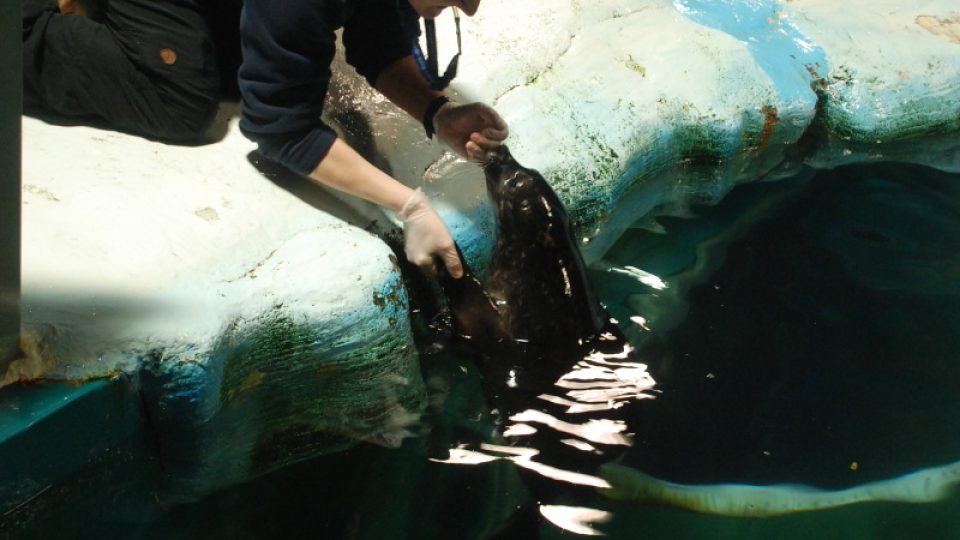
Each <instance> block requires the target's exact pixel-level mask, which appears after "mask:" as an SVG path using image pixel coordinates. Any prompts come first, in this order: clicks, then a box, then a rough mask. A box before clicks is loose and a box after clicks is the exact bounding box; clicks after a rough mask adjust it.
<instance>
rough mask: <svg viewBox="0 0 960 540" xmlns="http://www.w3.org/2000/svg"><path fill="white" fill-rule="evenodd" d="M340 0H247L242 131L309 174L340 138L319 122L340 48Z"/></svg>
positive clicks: (261, 147) (242, 22)
mask: <svg viewBox="0 0 960 540" xmlns="http://www.w3.org/2000/svg"><path fill="white" fill-rule="evenodd" d="M337 4H338V2H332V1H320V0H312V1H309V2H289V1H286V0H245V1H244V7H243V13H242V14H241V17H240V36H241V45H242V49H243V64H242V65H241V66H240V71H239V87H240V95H241V100H242V103H241V107H242V117H241V119H240V130H241V131H242V132H243V134H244V135H246V136H247V137H248V138H250V139H251V140H253V141H254V142H256V143H257V146H258V148H259V150H260V152H261V153H262V154H263V155H265V156H266V157H268V158H270V159H272V160H274V161H277V162H279V163H281V164H283V165H285V166H287V167H289V168H290V169H292V170H294V171H296V172H298V173H300V174H309V173H310V172H311V171H313V169H315V168H316V166H317V165H318V164H319V163H320V161H322V160H323V158H324V157H325V156H326V155H327V152H329V150H330V147H331V146H332V145H333V142H334V140H335V139H336V134H335V133H334V131H333V130H332V129H330V128H329V127H328V126H326V125H325V124H323V122H322V121H321V120H320V113H321V112H322V111H323V100H324V96H325V95H326V92H327V86H328V84H329V82H330V63H331V61H332V60H333V56H334V54H335V52H336V44H335V43H336V35H335V34H334V30H335V29H336V28H337V27H338V24H337V22H338V20H339V17H340V14H339V13H336V12H331V10H335V9H336V6H337Z"/></svg>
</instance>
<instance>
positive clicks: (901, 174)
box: [0, 164, 960, 540]
mask: <svg viewBox="0 0 960 540" xmlns="http://www.w3.org/2000/svg"><path fill="white" fill-rule="evenodd" d="M790 182H796V186H795V187H796V189H793V188H791V187H790V185H789V183H790ZM784 193H788V194H789V196H783V194H784ZM771 201H776V204H772V203H771ZM761 207H762V208H765V210H764V211H763V212H759V211H756V210H755V209H756V208H761ZM750 212H755V216H754V219H752V220H751V221H750V223H749V226H744V227H743V231H742V232H741V233H739V234H738V235H737V237H736V238H731V239H728V241H727V242H726V244H725V246H724V249H723V250H722V257H721V258H720V260H719V261H714V264H706V263H705V262H704V261H703V260H702V259H700V260H698V257H701V258H702V257H704V256H705V255H704V254H705V253H712V252H710V251H709V250H705V249H703V246H704V245H707V244H710V242H711V241H712V240H713V239H714V237H715V236H717V235H720V231H721V230H723V229H725V228H729V227H730V224H731V223H733V222H737V223H740V224H741V225H742V219H743V216H744V215H746V214H749V213H750ZM701 214H702V215H701V217H700V218H698V219H694V220H679V219H675V220H670V219H667V220H663V225H664V228H665V230H666V234H665V235H655V234H653V233H647V232H644V231H631V232H629V233H628V234H627V235H626V236H625V237H624V238H623V239H621V241H620V243H619V244H618V245H617V246H615V247H614V249H613V250H612V252H611V253H609V254H608V255H607V257H606V259H605V261H606V263H607V264H608V265H609V266H611V267H617V268H623V269H628V268H631V267H633V268H636V269H638V270H639V269H643V270H642V272H643V274H636V273H635V274H636V275H627V274H625V273H623V272H619V273H618V272H611V271H609V267H607V268H597V269H596V272H594V273H593V279H594V283H595V285H596V286H597V289H598V291H599V293H600V296H601V297H602V299H603V301H604V303H605V305H606V307H607V308H608V309H609V310H610V311H611V312H612V313H613V315H614V316H615V317H616V318H618V319H620V320H621V321H622V324H621V326H622V327H628V326H629V327H631V328H634V330H635V332H634V333H632V334H630V335H631V336H632V337H633V338H634V342H635V343H634V345H635V346H636V348H637V350H636V351H635V353H636V354H635V356H636V357H637V358H642V359H643V361H644V362H646V363H647V364H648V365H649V369H650V371H651V372H652V375H653V378H654V379H656V381H657V383H658V386H657V388H658V389H659V390H660V391H661V393H658V394H657V396H656V399H653V400H644V401H643V402H641V403H640V404H639V407H640V409H641V413H640V419H641V422H640V423H639V424H638V429H637V431H636V432H635V433H632V434H631V435H632V438H633V440H634V443H635V444H634V446H633V447H632V448H631V449H630V450H629V452H628V454H627V455H626V457H625V458H624V459H623V460H622V464H624V465H628V466H632V467H634V468H636V469H638V470H641V471H644V472H646V473H649V474H652V475H655V476H658V477H661V478H664V479H667V480H671V481H673V482H677V483H684V484H704V483H723V482H734V483H747V484H756V485H767V484H783V483H800V484H806V485H810V486H817V487H819V488H821V489H825V490H839V489H844V488H850V487H856V486H859V485H862V484H864V483H867V482H871V481H882V480H884V479H888V478H892V477H897V476H900V475H905V474H908V473H910V472H911V471H914V470H916V469H919V468H923V467H934V466H938V465H943V464H946V463H950V462H954V461H956V460H958V459H960V431H958V430H957V428H956V418H957V417H958V413H960V363H958V362H956V359H957V358H958V356H960V355H958V353H960V302H958V301H957V296H958V295H960V175H947V174H942V173H936V172H933V171H930V170H927V169H923V168H919V167H912V166H901V165H895V164H889V165H881V166H871V167H849V168H842V169H838V170H837V171H834V172H832V173H823V174H820V175H818V176H817V177H816V178H814V179H812V180H805V179H797V180H795V181H791V180H785V181H783V182H781V183H776V184H769V185H761V184H755V185H749V186H743V187H741V188H738V189H737V190H735V191H734V192H733V193H731V194H730V195H729V196H728V197H727V199H725V200H724V201H723V202H721V204H720V205H718V206H717V207H714V208H707V209H702V210H701ZM738 219H740V220H741V221H739V222H738V221H737V220H738ZM710 229H713V230H710ZM689 239H696V241H690V240H689ZM664 246H668V247H669V249H668V248H667V247H664ZM711 256H712V255H711ZM677 261H684V262H683V263H682V264H680V263H677ZM693 267H698V268H709V269H710V272H708V275H705V276H699V277H698V278H697V279H692V278H691V275H690V274H689V272H688V269H690V268H693ZM685 272H687V273H685ZM647 274H651V275H655V276H656V277H657V278H659V280H661V281H659V282H658V281H655V280H650V279H648V280H647V282H643V281H641V280H640V279H639V278H638V276H644V277H645V276H646V275H647ZM656 283H664V284H665V285H666V286H667V288H665V289H664V288H662V287H661V288H657V287H654V286H652V285H653V284H656ZM677 290H681V291H683V293H682V298H681V300H682V302H683V306H684V307H683V309H682V311H683V312H684V317H682V318H679V319H671V318H670V317H669V316H667V315H664V314H662V313H657V312H656V311H655V310H648V309H646V308H647V307H649V306H656V303H657V301H658V300H662V301H667V299H668V298H667V296H658V295H666V294H668V293H670V292H673V291H677ZM638 306H639V307H643V308H644V309H642V310H638ZM631 319H633V320H635V321H636V320H639V321H642V322H643V327H641V326H640V323H634V322H629V321H631ZM668 323H669V324H668ZM644 328H646V329H644ZM427 341H429V339H428V340H427ZM435 345H436V344H435ZM426 348H427V349H428V350H429V351H430V352H428V353H427V354H425V355H424V363H423V365H424V375H425V378H426V380H427V382H428V386H429V387H430V388H431V392H432V394H433V397H434V400H433V404H434V407H433V408H432V410H431V411H430V413H429V416H428V417H427V418H426V419H425V421H426V422H428V423H429V425H430V427H431V430H430V432H429V434H427V435H425V436H423V437H420V438H414V439H408V440H406V441H404V444H403V446H402V447H401V448H400V449H395V450H390V449H384V448H379V447H374V446H370V445H361V446H359V447H357V448H356V449H354V450H351V451H348V452H344V453H342V454H338V455H333V456H327V457H323V458H319V459H316V460H313V461H310V462H305V463H300V464H296V465H293V466H290V467H287V468H285V469H283V470H281V471H277V472H275V473H272V474H270V475H268V476H266V477H263V478H260V479H257V480H254V481H252V482H250V483H248V484H245V485H242V486H237V487H235V488H231V489H228V490H225V491H223V492H220V493H217V494H214V495H212V496H210V497H208V498H206V499H204V500H203V501H200V502H198V503H196V504H190V505H182V506H178V507H172V508H166V507H162V506H159V507H157V506H150V504H149V502H150V501H152V500H155V496H156V497H162V492H160V491H158V490H157V488H156V486H154V485H152V484H150V482H148V481H145V480H144V478H145V477H146V475H147V472H146V470H147V469H149V470H154V469H156V468H157V467H158V464H157V463H155V462H152V461H148V462H146V463H145V462H144V461H143V460H141V459H139V458H135V457H134V456H139V455H141V454H142V453H143V452H142V449H140V448H139V445H140V444H143V443H142V442H140V441H132V442H131V443H130V448H127V449H121V450H118V452H117V454H116V455H113V456H111V457H110V458H109V459H105V460H102V461H101V462H100V463H98V464H95V465H93V466H91V468H90V469H88V470H86V471H84V472H82V473H80V474H79V475H78V476H77V477H76V478H74V480H73V482H72V483H71V484H70V485H68V486H58V487H55V488H53V489H51V490H50V493H48V494H45V497H44V499H45V500H46V501H47V502H42V501H41V503H39V504H35V505H33V506H31V507H30V508H25V509H24V510H23V512H22V513H19V514H17V515H14V516H4V520H5V521H2V522H0V523H2V525H0V536H4V534H8V535H10V533H11V531H15V532H16V535H12V536H11V537H14V538H17V537H22V538H42V537H64V538H66V537H78V534H77V531H78V528H81V529H82V531H83V533H84V534H80V535H79V537H88V538H94V537H97V538H133V539H136V538H144V539H154V538H157V539H159V538H204V539H215V538H304V537H311V538H318V537H319V538H411V539H413V538H437V539H440V538H476V537H480V536H483V535H485V534H488V533H489V532H491V531H492V530H493V529H494V528H495V526H496V525H497V524H499V523H502V522H504V521H506V520H508V519H509V518H510V516H511V514H512V513H513V512H514V510H515V509H516V508H517V507H520V506H523V505H524V504H526V503H528V502H529V498H530V493H529V490H528V488H527V487H525V485H524V482H523V481H521V480H520V478H519V477H518V473H517V471H516V467H515V465H522V463H520V462H521V461H525V460H527V461H528V462H529V461H533V460H532V459H531V458H532V456H531V451H533V450H534V449H520V450H518V449H517V448H516V447H503V446H498V445H497V444H496V443H495V442H493V441H491V440H490V432H491V429H492V426H493V423H492V418H491V416H490V414H489V411H488V410H486V409H485V405H484V402H483V398H482V392H481V390H480V385H479V381H478V378H477V373H476V370H475V368H474V366H472V365H471V363H470V361H469V359H467V358H465V357H463V356H462V355H460V354H459V353H458V351H457V348H456V347H454V346H449V345H448V344H444V343H441V344H439V346H436V347H430V346H429V344H428V346H427V347H426ZM595 360H604V361H605V362H608V363H609V365H605V366H603V364H602V362H601V363H595V365H596V366H603V367H606V368H609V369H611V370H613V369H616V368H618V367H625V368H626V369H631V367H630V366H617V359H615V358H601V359H595ZM609 376H612V375H610V374H609V373H598V374H596V376H591V380H603V379H604V377H609ZM560 380H563V379H558V382H559V381H560ZM566 382H567V383H572V386H573V387H571V386H570V384H567V385H566V386H565V387H562V388H559V389H558V390H559V391H558V392H557V393H555V394H554V393H551V394H550V396H552V397H546V396H545V399H544V400H543V401H544V402H545V403H547V402H549V403H550V404H554V405H558V406H562V407H576V406H584V404H589V403H592V401H591V399H592V398H591V397H589V396H587V395H586V394H581V395H579V396H578V397H579V398H584V399H576V400H572V399H570V396H566V395H565V393H566V392H568V391H575V390H584V391H596V390H598V389H580V388H574V387H575V386H577V385H576V383H577V382H579V381H578V377H577V376H572V377H568V378H567V379H566ZM641 386H642V385H641ZM599 391H600V392H601V393H602V392H603V389H599ZM642 393H643V391H642V390H640V391H638V392H637V394H642ZM594 397H596V396H594ZM607 397H609V396H603V399H606V398H607ZM614 397H616V396H614ZM601 401H602V400H601ZM531 409H532V410H535V408H533V407H532V408H531ZM541 415H542V413H540V414H538V413H537V412H530V411H524V412H521V413H519V414H517V415H516V416H515V417H514V418H512V420H513V421H514V423H516V424H520V425H518V426H517V427H516V429H517V431H516V432H515V434H516V437H517V438H522V437H523V436H525V435H524V433H530V432H529V429H544V428H545V426H547V428H549V429H553V428H554V427H556V426H557V424H556V423H554V422H553V421H552V420H550V419H549V418H544V417H543V416H541ZM551 424H554V425H553V427H550V425H551ZM523 426H526V428H524V427H523ZM451 448H452V449H454V450H455V451H454V452H453V453H452V454H451V456H453V457H455V458H457V457H459V458H461V459H463V460H465V461H469V460H471V459H472V460H473V461H474V462H476V464H475V465H473V466H469V467H467V466H450V465H447V464H441V463H435V462H432V461H430V459H431V458H435V459H440V460H443V459H444V456H445V454H444V452H445V451H446V450H447V449H451ZM459 450H470V451H473V450H476V452H474V453H469V452H462V453H461V452H458V451H459ZM503 456H512V458H513V459H510V460H504V459H494V458H495V457H503ZM541 465H549V463H543V464H541ZM534 467H537V466H536V465H535V466H534ZM601 480H602V479H601ZM548 482H552V481H548ZM548 485H553V486H555V487H556V499H557V501H556V503H552V504H550V505H545V506H544V508H541V509H540V512H541V515H544V516H545V517H547V519H548V520H549V521H551V522H554V523H555V522H565V523H566V527H567V528H568V529H576V528H577V527H581V526H582V527H589V528H590V529H591V530H596V531H601V532H603V533H606V534H607V535H608V536H609V537H611V538H653V539H657V538H664V539H667V538H669V539H671V540H672V539H678V538H679V539H687V538H689V539H702V538H731V539H734V538H735V539H768V538H778V539H779V538H798V539H799V538H803V539H806V538H810V537H811V536H814V537H816V538H818V539H849V538H867V539H883V540H886V539H890V540H894V539H896V540H900V539H902V538H921V537H923V538H960V525H958V524H957V522H956V519H955V516H957V515H960V497H958V496H957V495H956V494H954V495H953V496H951V497H949V498H947V499H944V500H943V501H940V502H935V503H929V504H917V505H909V504H892V503H864V504H857V505H853V506H847V507H843V508H836V509H829V510H822V511H817V512H806V513H798V514H790V515H784V516H780V517H775V518H767V519H745V518H733V517H724V516H715V515H708V514H703V513H695V512H691V511H688V510H683V509H679V508H675V507H672V506H669V505H664V504H655V503H654V504H651V503H649V502H648V503H636V502H625V501H613V500H609V499H607V498H604V497H601V496H598V495H595V494H594V495H584V494H583V492H582V491H580V492H577V494H576V495H567V494H566V487H564V486H565V483H564V482H552V483H550V484H548ZM548 514H549V515H548ZM11 527H14V528H11ZM522 530H524V531H525V532H529V529H522ZM539 532H540V535H541V537H542V538H569V533H568V534H561V530H560V528H558V527H555V526H552V525H549V524H546V523H543V524H541V525H539ZM582 532H584V533H586V532H588V531H587V530H586V529H584V530H583V531H582ZM526 537H528V538H529V537H530V536H526Z"/></svg>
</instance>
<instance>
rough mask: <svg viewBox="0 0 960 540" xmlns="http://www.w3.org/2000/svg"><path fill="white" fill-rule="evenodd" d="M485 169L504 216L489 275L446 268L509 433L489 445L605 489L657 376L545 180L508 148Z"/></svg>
mask: <svg viewBox="0 0 960 540" xmlns="http://www.w3.org/2000/svg"><path fill="white" fill-rule="evenodd" d="M484 173H485V176H486V183H487V192H488V194H489V196H490V199H491V202H492V203H493V205H494V207H495V210H496V218H497V225H498V231H497V240H496V244H495V247H494V250H493V254H492V256H491V260H490V263H489V265H488V269H487V274H486V277H485V278H484V279H482V280H481V279H480V277H478V276H476V275H475V274H474V273H473V272H472V271H471V270H470V269H469V268H467V269H466V274H465V276H464V277H463V278H461V279H459V280H455V279H452V278H450V277H449V276H441V285H442V286H443V288H444V290H445V292H446V294H447V296H448V300H449V305H450V309H451V312H452V314H453V319H454V328H455V331H456V332H457V333H458V334H459V335H461V336H462V337H464V338H465V341H466V342H467V343H468V344H469V345H468V346H469V348H470V349H472V350H473V351H475V352H477V353H478V355H479V357H480V358H479V361H478V368H479V371H480V374H481V377H482V384H483V389H484V393H485V395H486V397H487V400H488V401H489V405H490V407H491V408H492V409H493V413H494V414H493V416H494V419H495V421H496V423H497V426H498V432H499V433H498V434H499V435H500V436H502V439H501V442H502V443H503V444H499V445H498V444H486V445H484V448H482V450H483V453H485V454H487V455H492V456H496V457H500V458H504V457H505V458H507V459H511V460H513V461H515V462H516V463H517V464H518V465H521V466H522V467H524V468H527V469H531V470H533V471H535V472H538V473H540V474H541V475H543V476H547V477H550V478H552V479H553V480H561V481H567V482H571V483H573V484H579V485H588V486H592V487H598V488H605V487H609V485H608V484H607V483H606V482H605V481H604V480H602V479H600V478H599V477H596V476H594V473H595V472H596V469H597V467H599V465H600V464H602V463H606V462H609V461H610V460H612V459H613V458H615V457H616V456H618V455H619V454H620V453H622V451H623V450H625V449H626V448H627V447H629V446H630V445H631V444H632V439H631V429H630V423H631V422H632V420H633V416H634V415H635V414H636V411H635V410H632V409H635V407H629V406H628V405H629V404H630V403H631V402H634V401H636V400H638V399H643V398H649V397H652V396H651V395H650V394H649V393H648V391H649V390H650V389H651V388H652V387H653V385H654V382H653V380H652V378H651V377H650V376H649V374H648V373H647V371H646V366H645V365H643V364H641V363H639V362H637V361H636V360H635V359H634V358H633V353H632V348H631V347H630V345H629V343H628V342H627V340H626V339H625V338H624V336H623V334H622V333H621V332H620V330H619V329H618V327H617V325H616V323H615V322H614V321H612V320H611V318H610V316H609V315H608V314H607V312H606V310H605V309H604V308H603V306H601V304H600V302H599V301H598V299H597V297H596V295H595V294H594V292H593V289H592V287H591V285H590V282H589V280H588V277H587V272H586V268H585V265H584V262H583V259H582V258H581V256H580V252H579V250H578V249H577V246H576V241H575V239H574V236H573V233H572V230H571V227H570V221H569V218H568V216H567V213H566V210H565V209H564V207H563V204H561V202H560V200H559V198H558V197H557V195H556V194H555V193H554V191H553V190H552V189H551V188H550V185H549V184H548V183H547V182H546V180H545V179H544V178H543V177H542V176H541V175H540V174H539V173H538V172H537V171H535V170H532V169H528V168H525V167H523V166H521V165H520V164H518V163H517V162H516V160H515V159H514V158H513V157H512V156H511V155H510V152H509V151H508V150H507V148H506V147H500V148H499V149H498V150H497V151H496V152H495V153H493V155H492V156H491V157H490V158H489V159H488V160H487V161H486V163H485V164H484ZM459 450H461V451H462V452H463V453H470V452H473V450H471V449H466V448H461V449H459ZM454 457H456V456H454ZM476 458H477V456H476V455H472V457H471V458H470V459H476Z"/></svg>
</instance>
